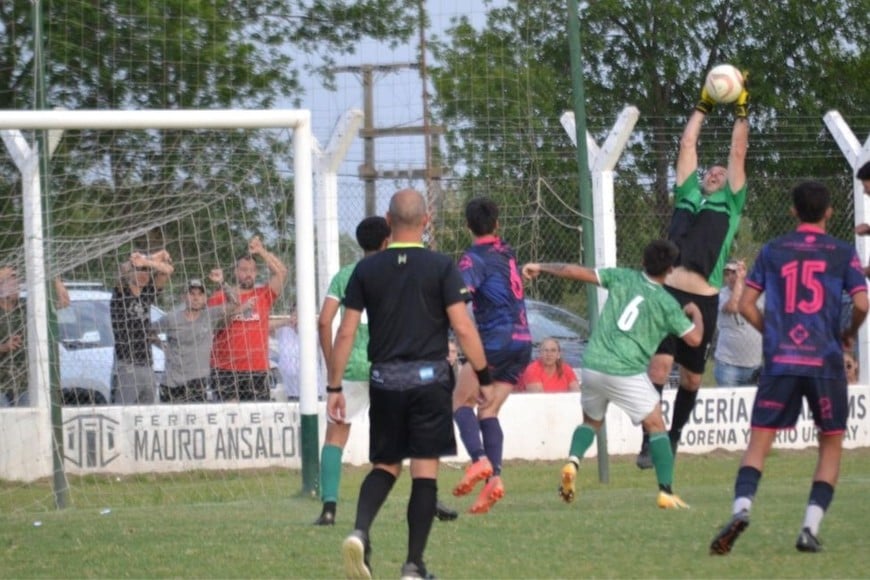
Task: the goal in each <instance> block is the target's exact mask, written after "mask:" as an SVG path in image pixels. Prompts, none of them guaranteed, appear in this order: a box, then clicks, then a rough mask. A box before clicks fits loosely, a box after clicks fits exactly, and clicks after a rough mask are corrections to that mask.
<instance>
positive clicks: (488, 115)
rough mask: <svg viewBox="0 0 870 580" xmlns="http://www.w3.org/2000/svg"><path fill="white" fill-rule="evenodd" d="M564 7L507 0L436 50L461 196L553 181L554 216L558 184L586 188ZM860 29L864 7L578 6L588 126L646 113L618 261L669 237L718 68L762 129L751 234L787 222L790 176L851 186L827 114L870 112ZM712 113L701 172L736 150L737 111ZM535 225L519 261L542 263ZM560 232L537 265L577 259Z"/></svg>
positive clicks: (516, 197) (531, 200) (627, 167)
mask: <svg viewBox="0 0 870 580" xmlns="http://www.w3.org/2000/svg"><path fill="white" fill-rule="evenodd" d="M566 6H567V5H566V1H565V0H514V1H510V2H508V3H507V4H506V5H505V6H502V7H499V8H494V9H492V10H491V11H490V12H489V13H488V17H487V21H486V24H485V26H484V27H483V28H482V29H479V30H478V29H475V28H474V27H473V26H472V25H471V23H470V21H469V20H468V19H466V18H460V19H458V20H457V21H456V23H455V25H454V26H453V27H452V28H451V29H450V30H449V31H448V33H447V35H446V37H445V38H444V39H442V41H441V42H440V44H438V45H437V52H436V55H437V60H438V62H439V66H437V67H433V69H432V78H433V82H434V85H435V88H436V96H435V98H436V107H435V110H436V111H437V114H438V115H439V116H440V117H441V119H439V121H441V122H443V123H444V124H445V125H446V126H448V127H451V134H450V135H449V139H448V145H449V152H448V155H449V157H450V161H451V163H452V164H453V166H455V167H460V168H463V171H464V173H463V174H462V175H461V177H462V179H461V181H460V182H459V184H458V186H457V190H458V192H459V195H460V197H465V196H468V195H472V194H474V193H477V192H482V191H487V192H490V193H493V194H494V195H497V196H499V197H500V200H501V201H502V202H503V203H506V204H518V203H525V204H530V205H533V206H535V207H537V206H538V200H540V199H541V197H540V194H539V191H540V188H539V187H538V184H539V183H540V182H541V181H546V182H547V183H548V184H550V185H551V186H553V187H552V188H550V189H548V190H546V192H545V195H544V198H543V199H544V202H545V203H544V204H543V205H544V206H545V207H554V206H555V205H556V204H557V202H556V201H554V200H552V199H548V197H547V196H548V195H550V194H549V193H548V192H549V191H554V190H558V191H560V192H561V194H562V196H563V197H568V198H570V197H571V195H572V193H571V192H576V191H577V182H576V179H575V178H573V177H572V178H571V179H568V178H567V176H572V175H574V174H576V167H575V166H574V165H573V151H572V150H571V145H570V143H569V142H568V140H567V138H566V137H565V135H564V132H563V131H562V129H561V128H560V127H559V126H558V118H559V115H560V114H561V113H562V111H563V110H564V109H568V108H570V103H571V98H570V92H571V88H570V66H569V54H568V41H567V35H566V28H565V25H564V18H562V15H565V14H567V8H566ZM867 22H868V20H867V1H866V0H821V1H819V2H815V3H812V5H808V4H807V3H805V2H799V1H785V2H776V3H767V4H764V3H762V4H759V3H758V2H751V1H748V0H719V1H713V2H708V3H703V4H697V5H692V7H691V9H687V5H686V4H685V2H681V1H663V0H603V1H599V2H587V3H583V4H582V10H581V22H580V26H581V36H582V42H583V55H582V56H583V60H584V73H583V74H584V83H585V89H586V99H587V116H588V125H589V127H590V131H591V132H592V133H593V134H595V136H596V137H597V138H598V139H599V141H600V140H603V138H604V137H605V136H606V133H607V132H608V131H609V129H610V126H611V125H612V123H613V122H614V120H615V119H616V117H617V115H618V113H619V112H620V110H622V109H623V108H624V107H625V106H626V105H635V106H637V107H638V108H639V109H640V112H641V117H640V120H639V122H638V125H637V127H636V129H635V134H634V135H633V137H632V140H631V141H630V143H629V146H628V149H627V150H626V152H625V154H624V156H623V158H622V159H621V161H620V164H619V166H618V176H617V182H616V187H617V191H616V204H617V216H618V223H619V225H620V227H619V229H618V232H617V234H618V253H619V256H618V257H619V259H620V260H621V261H623V262H626V263H632V264H638V262H639V251H640V249H641V248H642V246H643V244H644V243H645V242H646V241H647V240H648V239H649V238H651V237H653V236H658V235H661V234H662V233H663V231H664V226H665V224H666V221H667V217H668V216H669V214H670V190H671V187H672V185H673V184H672V180H673V174H672V171H673V166H674V161H675V155H676V151H677V146H678V141H679V135H680V133H681V131H682V126H683V123H684V122H685V119H686V116H687V114H688V113H689V111H690V110H691V109H692V107H693V105H694V103H695V102H696V100H697V98H698V95H699V91H700V87H701V84H702V80H703V78H704V75H705V74H706V71H707V70H709V68H711V67H712V66H713V65H715V64H717V63H720V62H731V63H734V64H736V65H738V66H740V67H741V68H744V69H746V70H748V71H749V79H750V81H749V82H750V90H751V95H752V97H751V108H752V113H751V122H752V125H753V130H752V136H751V152H750V161H749V172H750V176H749V177H750V181H749V188H750V190H749V194H750V198H749V206H748V210H747V215H748V217H749V218H750V220H749V221H750V223H751V224H752V230H753V232H752V233H753V235H754V236H756V237H758V238H759V239H764V238H766V237H768V236H769V235H771V234H773V233H777V231H781V230H782V229H784V228H787V227H789V226H790V222H789V221H788V220H787V219H783V216H784V207H785V205H784V203H779V202H780V201H783V200H784V199H785V198H784V197H783V196H782V194H783V193H784V192H785V190H787V187H788V185H790V184H791V183H792V182H793V181H794V180H795V179H797V178H800V177H810V176H811V177H815V178H818V179H825V180H830V181H832V183H834V184H835V185H845V184H846V183H848V180H849V178H850V175H849V170H848V167H847V166H846V164H845V163H844V162H843V161H842V157H841V155H840V154H839V151H838V149H837V147H836V145H835V143H834V142H833V140H832V139H830V138H828V137H827V136H826V135H825V131H824V128H823V126H822V123H821V117H822V115H823V114H824V113H825V112H826V111H827V110H829V109H839V110H841V111H843V112H844V114H845V112H849V111H852V112H855V113H860V114H865V112H866V103H867V102H870V85H868V83H867V82H866V79H867V78H870V56H868V53H867V51H866V42H867V40H866V39H867V37H868V36H867V35H868V30H867ZM717 109H718V110H717V111H716V112H715V113H714V115H711V117H710V118H708V120H707V127H706V128H705V131H704V133H703V139H704V143H703V144H702V148H701V154H702V159H701V162H702V164H710V163H714V162H717V161H720V160H722V159H723V158H724V157H725V155H727V147H728V141H729V136H730V127H731V123H732V120H733V116H732V114H731V111H730V107H729V106H721V107H718V108H717ZM859 121H860V122H861V123H863V124H864V125H863V126H858V127H856V130H857V131H859V134H866V131H867V130H868V128H870V127H868V126H866V125H867V124H868V119H867V117H866V116H864V117H862V118H860V119H859ZM795 147H800V148H802V150H801V151H800V152H796V151H793V150H792V149H793V148H795ZM839 189H840V191H841V195H845V194H846V193H847V191H846V190H847V188H845V187H841V188H839ZM575 199H576V197H575ZM771 199H773V200H776V202H774V203H771ZM840 201H844V202H848V200H847V199H842V200H840ZM535 211H537V210H535ZM535 211H532V210H531V209H530V210H529V212H528V213H529V214H530V215H534V214H535ZM566 217H568V218H569V219H570V214H567V215H566ZM574 223H579V220H576V221H575V222H574ZM844 224H845V221H844ZM534 231H535V230H534V228H529V227H522V228H520V229H518V230H517V232H516V234H517V236H518V238H519V240H518V246H519V247H520V249H521V250H528V251H529V253H526V254H525V256H523V257H524V258H528V259H535V258H537V257H538V255H539V254H536V253H535V252H537V251H539V248H540V244H539V243H536V241H535V240H533V239H532V238H531V236H532V235H534V234H533V232H534ZM846 231H848V230H846ZM562 235H563V232H561V231H559V232H558V237H557V240H558V243H552V241H549V240H548V241H549V246H548V249H547V252H546V254H545V255H544V256H542V257H544V258H545V259H560V258H570V257H572V254H573V259H577V256H576V252H577V246H578V244H577V242H576V239H575V240H573V241H570V242H566V241H565V239H564V238H563V237H561V236H562ZM574 235H576V233H575V234H574ZM552 237H553V236H548V238H552Z"/></svg>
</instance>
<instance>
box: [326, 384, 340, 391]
mask: <svg viewBox="0 0 870 580" xmlns="http://www.w3.org/2000/svg"><path fill="white" fill-rule="evenodd" d="M326 392H327V393H340V392H341V385H338V386H337V387H330V386H328V385H327V387H326Z"/></svg>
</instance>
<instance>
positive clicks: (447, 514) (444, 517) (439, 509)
mask: <svg viewBox="0 0 870 580" xmlns="http://www.w3.org/2000/svg"><path fill="white" fill-rule="evenodd" d="M435 517H436V518H438V519H439V520H440V521H442V522H452V521H453V520H455V519H456V518H458V517H459V512H458V511H456V510H453V509H450V508H449V507H447V506H446V505H444V504H443V503H441V501H440V500H439V501H438V502H436V503H435Z"/></svg>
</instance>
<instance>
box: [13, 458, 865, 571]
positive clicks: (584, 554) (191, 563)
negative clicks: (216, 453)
mask: <svg viewBox="0 0 870 580" xmlns="http://www.w3.org/2000/svg"><path fill="white" fill-rule="evenodd" d="M738 459H739V457H738V455H736V454H731V453H729V454H726V453H713V454H709V455H706V456H690V455H681V456H680V457H679V459H678V463H677V481H676V486H675V489H676V491H677V492H678V493H679V494H680V495H681V496H682V497H683V499H685V500H686V501H687V502H689V503H690V504H691V506H692V507H691V509H690V510H686V511H667V512H666V511H662V510H659V509H658V508H656V507H655V494H656V488H655V482H654V477H653V474H652V473H651V472H649V471H645V472H641V471H638V470H637V468H636V467H635V466H634V461H633V458H630V457H615V458H612V460H611V466H610V483H608V484H600V483H598V476H597V468H596V462H595V460H594V459H593V460H587V461H585V462H584V463H583V465H582V468H581V472H580V476H579V482H580V493H579V497H578V498H577V500H576V501H575V502H574V503H573V504H570V505H566V504H564V503H562V502H561V501H560V500H559V499H558V496H557V493H556V488H557V485H558V472H559V468H560V467H561V463H553V462H511V463H508V465H507V466H506V468H505V473H504V477H505V483H506V487H507V496H506V497H505V499H504V500H503V501H502V502H501V503H499V504H498V505H497V506H496V508H495V509H494V510H493V511H492V512H491V513H490V514H488V515H486V516H470V515H467V514H464V513H463V515H462V516H461V517H460V518H459V520H457V521H455V522H437V521H436V522H435V524H434V529H433V532H432V536H431V538H430V543H429V547H428V549H427V564H428V566H429V568H430V569H431V571H432V572H434V573H435V574H437V575H438V576H439V577H441V578H578V577H610V578H674V577H678V578H723V577H728V578H774V577H776V578H849V577H853V578H859V577H865V578H866V577H867V576H868V575H870V572H868V568H867V565H868V556H867V553H868V552H867V549H868V535H870V524H868V522H870V502H868V501H867V495H868V491H870V449H861V450H853V451H848V452H846V454H845V456H844V460H843V470H842V477H841V480H840V484H839V486H838V487H837V490H836V494H835V498H834V503H833V505H832V507H831V509H830V511H829V513H828V514H827V517H826V518H825V521H824V522H823V525H822V530H821V533H820V538H821V539H822V541H823V542H824V547H825V552H824V553H821V554H802V553H799V552H797V551H796V550H795V548H794V542H795V538H796V536H797V533H798V530H799V527H800V523H801V520H802V518H803V511H804V505H805V503H806V499H807V495H808V493H809V484H810V475H811V472H812V470H813V467H814V465H815V452H814V451H812V450H811V451H801V452H785V451H776V452H774V453H773V455H772V456H771V458H770V460H769V462H768V465H767V467H766V469H765V473H764V477H763V479H762V483H761V488H760V492H759V496H758V497H757V498H756V502H755V507H754V509H753V514H752V525H751V526H750V527H749V529H748V530H747V531H746V533H745V534H744V535H743V536H742V537H741V538H740V540H739V541H738V543H737V545H736V548H735V551H734V552H733V553H732V554H731V555H729V556H726V557H711V556H709V555H708V552H707V551H708V546H709V543H710V540H711V539H712V537H713V535H714V534H715V533H716V531H717V530H718V528H719V527H720V526H721V525H722V524H723V523H724V522H725V521H726V520H727V519H728V517H729V514H730V504H731V494H732V488H733V478H734V473H735V470H736V467H737V462H738ZM458 468H459V466H454V468H453V469H451V468H450V467H449V466H448V467H446V468H445V469H444V471H443V472H442V478H441V480H440V481H439V485H440V487H441V490H442V491H441V494H442V499H444V500H445V502H446V503H448V504H450V505H452V506H455V507H457V508H461V509H467V508H468V507H469V506H470V504H471V502H472V501H473V496H469V497H466V498H459V499H457V498H453V497H452V496H450V495H449V490H450V489H451V487H452V485H453V484H454V483H455V482H456V481H457V480H458V478H459V476H460V471H459V469H458ZM366 471H367V470H366V469H363V468H348V469H346V470H345V477H344V478H343V481H342V496H343V501H342V502H341V503H340V504H339V512H338V524H337V525H336V526H335V527H334V528H318V527H315V526H312V525H311V522H312V521H313V520H314V519H315V517H316V516H317V514H318V513H319V507H320V506H319V502H318V501H316V500H314V499H312V498H310V497H302V496H300V495H299V493H298V490H299V489H300V487H301V484H300V481H301V480H300V475H299V473H298V472H290V473H278V472H271V473H266V474H264V473H258V474H233V475H232V476H231V477H229V478H228V477H227V474H220V475H217V474H197V475H196V476H195V477H187V478H184V479H181V478H178V477H177V476H176V477H174V478H157V477H140V478H136V479H135V480H126V481H122V482H116V481H114V480H113V482H114V483H113V484H111V485H109V484H108V483H107V481H106V480H103V479H100V478H93V477H91V478H87V479H80V480H76V481H74V482H73V493H72V501H73V503H74V507H71V508H68V509H66V510H63V511H55V510H53V509H51V508H48V507H46V505H45V503H46V502H45V501H44V498H46V497H50V494H49V486H48V484H47V483H40V484H36V485H27V486H22V485H11V484H7V485H2V486H0V510H2V514H0V576H2V577H4V578H33V577H43V578H44V577H66V578H82V577H87V578H121V577H148V578H155V577H161V578H163V577H184V578H277V577H283V578H336V577H341V575H342V568H341V557H340V545H341V541H342V539H343V538H344V537H345V536H346V535H347V533H348V532H349V531H350V530H351V527H352V525H353V516H354V512H355V503H356V502H355V500H356V495H357V492H358V489H359V483H360V480H361V478H362V477H363V476H364V475H365V473H366ZM408 492H409V479H408V477H407V473H405V474H404V475H403V477H402V478H401V479H400V480H399V482H398V483H397V485H396V488H395V489H394V490H393V493H392V495H391V496H390V499H389V500H388V501H387V503H386V505H385V506H384V508H383V509H382V511H381V513H380V515H379V517H378V519H377V521H376V522H375V525H374V527H373V529H372V542H373V547H374V554H373V559H372V565H373V569H374V575H375V577H385V578H390V577H398V575H399V569H400V567H401V564H402V562H403V561H404V558H405V546H406V526H405V505H406V500H407V497H408ZM107 510H110V511H108V513H103V512H106V511H107ZM36 522H39V525H35V523H36Z"/></svg>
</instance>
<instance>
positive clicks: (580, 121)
mask: <svg viewBox="0 0 870 580" xmlns="http://www.w3.org/2000/svg"><path fill="white" fill-rule="evenodd" d="M568 48H569V52H570V54H571V89H572V90H571V93H572V97H573V98H572V101H573V103H572V104H573V108H574V118H575V119H576V121H577V127H576V143H577V175H578V177H579V178H580V222H581V227H582V234H581V235H582V243H583V253H582V255H583V265H585V266H587V267H590V268H593V267H595V224H594V221H593V219H592V211H593V208H592V181H591V180H590V178H589V164H588V163H587V161H586V160H587V158H588V153H587V152H586V139H585V136H586V93H585V91H584V88H583V49H582V47H581V43H580V10H579V8H578V5H577V0H569V2H568ZM586 301H587V307H586V311H587V318H588V319H589V328H590V329H592V330H594V329H595V326H596V324H597V323H598V294H597V291H596V288H595V286H593V285H591V284H587V285H586ZM596 440H597V441H598V479H599V480H600V481H601V482H602V483H607V482H608V481H610V466H609V462H608V459H607V428H606V426H605V425H602V426H601V428H600V429H599V430H598V437H596Z"/></svg>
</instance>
